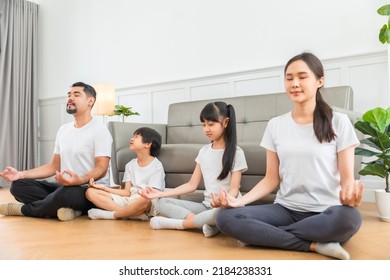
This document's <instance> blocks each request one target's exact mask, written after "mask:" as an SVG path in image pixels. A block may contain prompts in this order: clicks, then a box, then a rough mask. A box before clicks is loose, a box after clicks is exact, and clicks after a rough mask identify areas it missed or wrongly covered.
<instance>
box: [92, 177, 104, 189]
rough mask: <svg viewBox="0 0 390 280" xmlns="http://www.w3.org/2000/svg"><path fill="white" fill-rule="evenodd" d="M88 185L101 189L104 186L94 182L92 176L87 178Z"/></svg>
mask: <svg viewBox="0 0 390 280" xmlns="http://www.w3.org/2000/svg"><path fill="white" fill-rule="evenodd" d="M88 187H89V188H95V189H101V190H103V189H105V187H106V186H105V185H102V184H96V182H95V180H94V179H93V178H91V179H89V182H88Z"/></svg>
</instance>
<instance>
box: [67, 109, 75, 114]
mask: <svg viewBox="0 0 390 280" xmlns="http://www.w3.org/2000/svg"><path fill="white" fill-rule="evenodd" d="M66 112H67V113H68V114H71V115H73V114H75V113H76V112H77V109H76V108H74V109H66Z"/></svg>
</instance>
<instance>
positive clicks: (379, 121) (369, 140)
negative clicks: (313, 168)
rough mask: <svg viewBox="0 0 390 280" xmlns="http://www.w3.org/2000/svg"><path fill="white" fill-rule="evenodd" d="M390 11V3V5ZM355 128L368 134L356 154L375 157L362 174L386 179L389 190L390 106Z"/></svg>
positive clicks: (371, 112) (372, 112) (376, 110)
mask: <svg viewBox="0 0 390 280" xmlns="http://www.w3.org/2000/svg"><path fill="white" fill-rule="evenodd" d="M389 12H390V5H389ZM355 128H356V129H357V130H359V131H360V132H362V133H363V134H364V135H366V136H368V137H366V138H365V139H363V140H361V141H360V143H361V144H364V145H366V146H364V147H358V148H356V149H355V154H356V155H360V156H364V157H368V158H372V157H373V158H374V159H373V160H372V161H370V162H364V163H363V164H365V165H366V166H365V167H364V168H363V169H362V170H360V172H359V174H360V175H372V176H379V177H381V178H385V179H386V191H389V180H388V179H389V174H390V107H389V108H388V109H383V108H380V107H377V108H374V109H371V110H369V111H367V112H366V113H365V114H364V115H363V117H362V119H361V120H358V121H357V122H356V123H355Z"/></svg>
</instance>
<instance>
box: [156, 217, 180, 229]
mask: <svg viewBox="0 0 390 280" xmlns="http://www.w3.org/2000/svg"><path fill="white" fill-rule="evenodd" d="M150 227H151V228H152V229H184V227H183V220H180V219H171V218H165V217H153V218H151V219H150Z"/></svg>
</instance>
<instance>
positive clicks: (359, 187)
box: [339, 180, 364, 207]
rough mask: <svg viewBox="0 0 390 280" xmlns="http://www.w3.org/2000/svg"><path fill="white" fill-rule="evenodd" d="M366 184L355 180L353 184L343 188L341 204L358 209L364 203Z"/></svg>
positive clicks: (340, 195)
mask: <svg viewBox="0 0 390 280" xmlns="http://www.w3.org/2000/svg"><path fill="white" fill-rule="evenodd" d="M363 189H364V184H363V183H360V182H359V180H355V181H354V182H353V184H347V185H345V186H343V187H341V190H340V194H339V197H340V202H341V204H342V205H345V206H351V207H358V206H360V204H361V203H362V197H363Z"/></svg>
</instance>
